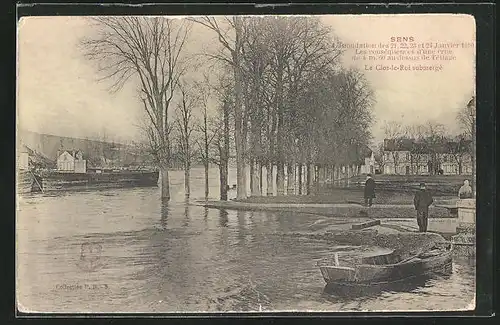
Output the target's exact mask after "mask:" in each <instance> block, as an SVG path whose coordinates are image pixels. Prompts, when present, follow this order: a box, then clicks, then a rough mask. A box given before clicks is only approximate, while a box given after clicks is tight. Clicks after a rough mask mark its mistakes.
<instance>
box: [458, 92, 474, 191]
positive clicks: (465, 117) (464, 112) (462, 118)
mask: <svg viewBox="0 0 500 325" xmlns="http://www.w3.org/2000/svg"><path fill="white" fill-rule="evenodd" d="M457 119H458V122H459V123H460V126H461V127H462V130H463V131H464V133H465V135H466V136H467V137H468V138H469V139H470V140H471V142H470V146H469V150H470V155H471V163H472V184H471V186H472V188H473V190H474V191H475V187H474V186H475V182H476V96H472V98H471V99H470V100H469V102H468V103H467V105H466V106H464V107H463V108H461V109H460V110H459V112H458V115H457Z"/></svg>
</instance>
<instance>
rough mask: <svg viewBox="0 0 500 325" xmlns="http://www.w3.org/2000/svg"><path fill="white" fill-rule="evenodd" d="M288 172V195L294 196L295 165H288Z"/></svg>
mask: <svg viewBox="0 0 500 325" xmlns="http://www.w3.org/2000/svg"><path fill="white" fill-rule="evenodd" d="M286 171H287V174H288V182H287V184H286V185H287V194H288V195H294V194H295V164H294V163H288V165H287V167H286Z"/></svg>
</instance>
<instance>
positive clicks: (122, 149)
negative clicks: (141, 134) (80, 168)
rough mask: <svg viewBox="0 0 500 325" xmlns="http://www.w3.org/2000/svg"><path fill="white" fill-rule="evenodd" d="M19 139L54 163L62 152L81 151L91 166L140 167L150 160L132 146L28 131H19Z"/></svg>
mask: <svg viewBox="0 0 500 325" xmlns="http://www.w3.org/2000/svg"><path fill="white" fill-rule="evenodd" d="M17 139H18V142H19V144H20V145H21V144H22V145H25V146H26V147H28V148H29V149H30V150H31V151H32V152H34V153H36V154H37V155H39V156H41V157H43V158H45V159H47V160H49V161H52V162H55V161H56V160H57V157H58V153H59V152H60V151H62V150H81V151H82V152H83V153H84V157H85V159H87V160H88V162H89V164H90V165H95V166H102V165H103V164H106V163H107V162H111V161H112V162H115V163H116V164H118V165H122V166H123V165H131V164H133V165H140V164H144V163H146V162H147V161H148V160H149V158H150V157H146V156H147V155H146V154H145V153H144V152H139V151H138V149H137V148H135V147H134V146H132V145H126V144H121V143H114V142H105V141H98V140H90V139H81V138H72V137H63V136H57V135H51V134H43V133H37V132H32V131H27V130H21V131H19V133H18V137H17Z"/></svg>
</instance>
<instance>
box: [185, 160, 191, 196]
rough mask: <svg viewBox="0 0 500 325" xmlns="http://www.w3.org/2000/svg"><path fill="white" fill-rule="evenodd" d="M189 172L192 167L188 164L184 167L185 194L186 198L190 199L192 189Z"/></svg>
mask: <svg viewBox="0 0 500 325" xmlns="http://www.w3.org/2000/svg"><path fill="white" fill-rule="evenodd" d="M189 171H190V166H189V164H186V165H185V167H184V193H185V195H186V197H189V195H190V194H191V193H190V191H191V190H190V188H189Z"/></svg>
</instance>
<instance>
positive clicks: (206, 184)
mask: <svg viewBox="0 0 500 325" xmlns="http://www.w3.org/2000/svg"><path fill="white" fill-rule="evenodd" d="M204 167H205V199H208V194H209V189H208V162H205V166H204Z"/></svg>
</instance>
